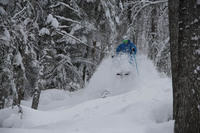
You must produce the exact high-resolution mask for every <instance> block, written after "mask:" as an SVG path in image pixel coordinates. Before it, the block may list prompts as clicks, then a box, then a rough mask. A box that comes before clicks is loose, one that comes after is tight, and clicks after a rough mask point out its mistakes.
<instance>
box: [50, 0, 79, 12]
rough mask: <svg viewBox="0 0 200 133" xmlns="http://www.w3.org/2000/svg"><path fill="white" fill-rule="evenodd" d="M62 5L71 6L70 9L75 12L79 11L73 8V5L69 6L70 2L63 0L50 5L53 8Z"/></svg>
mask: <svg viewBox="0 0 200 133" xmlns="http://www.w3.org/2000/svg"><path fill="white" fill-rule="evenodd" d="M60 5H63V6H65V7H67V8H69V9H71V10H73V11H75V12H78V10H76V9H74V8H72V7H71V6H69V5H68V4H66V3H63V2H58V3H57V4H56V5H52V6H50V7H51V8H54V7H57V6H60Z"/></svg>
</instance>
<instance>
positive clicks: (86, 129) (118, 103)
mask: <svg viewBox="0 0 200 133" xmlns="http://www.w3.org/2000/svg"><path fill="white" fill-rule="evenodd" d="M112 61H113V59H111V58H110V57H108V58H106V59H105V60H104V61H103V62H102V63H101V64H100V66H99V68H98V69H97V71H96V73H95V74H94V76H93V77H92V79H91V81H90V82H89V84H88V85H87V86H86V88H85V89H83V90H81V91H78V92H74V93H69V92H66V91H63V90H47V91H43V92H42V94H41V100H40V105H39V110H33V109H31V108H29V107H28V106H30V103H31V101H29V102H25V101H24V102H23V105H24V106H22V109H23V114H19V113H18V108H17V107H15V108H14V109H11V108H7V109H3V110H0V126H1V127H2V128H0V132H2V133H12V132H20V133H25V132H26V133H27V132H29V133H31V132H34V133H46V132H48V133H58V132H70V133H73V132H76V133H133V132H136V133H161V132H162V133H173V125H174V122H173V121H172V120H171V119H172V87H171V79H169V78H167V77H163V76H162V77H161V76H160V74H158V73H157V72H156V70H155V68H154V66H153V64H152V63H151V62H150V61H149V60H148V59H147V58H146V57H144V56H140V57H138V67H139V70H140V75H139V76H136V75H134V76H129V77H124V78H119V77H117V76H116V75H115V73H116V71H115V66H114V63H113V62H112ZM21 117H22V119H21Z"/></svg>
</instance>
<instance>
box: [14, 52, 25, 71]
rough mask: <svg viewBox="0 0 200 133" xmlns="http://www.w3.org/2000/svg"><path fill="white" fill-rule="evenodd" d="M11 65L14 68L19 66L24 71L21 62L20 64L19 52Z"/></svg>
mask: <svg viewBox="0 0 200 133" xmlns="http://www.w3.org/2000/svg"><path fill="white" fill-rule="evenodd" d="M13 65H15V66H21V69H22V70H25V68H24V65H23V62H22V56H21V54H20V53H19V52H18V53H17V54H16V55H15V57H14V63H13Z"/></svg>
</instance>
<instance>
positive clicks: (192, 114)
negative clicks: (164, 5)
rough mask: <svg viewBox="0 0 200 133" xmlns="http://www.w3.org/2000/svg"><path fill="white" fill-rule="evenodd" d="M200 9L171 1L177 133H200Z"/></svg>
mask: <svg viewBox="0 0 200 133" xmlns="http://www.w3.org/2000/svg"><path fill="white" fill-rule="evenodd" d="M199 19H200V7H199V5H197V1H196V0H183V1H179V0H169V23H170V24H169V28H170V45H171V48H170V49H171V65H172V80H173V81H172V82H173V118H174V120H175V127H174V131H175V133H200V90H199V86H200V78H199V77H200V56H199V55H200V32H199V31H200V20H199Z"/></svg>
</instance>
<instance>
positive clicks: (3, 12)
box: [0, 6, 6, 15]
mask: <svg viewBox="0 0 200 133" xmlns="http://www.w3.org/2000/svg"><path fill="white" fill-rule="evenodd" d="M5 13H6V11H5V10H4V9H3V7H2V6H0V14H1V15H4V14H5Z"/></svg>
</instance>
